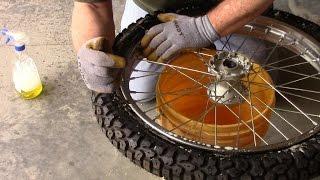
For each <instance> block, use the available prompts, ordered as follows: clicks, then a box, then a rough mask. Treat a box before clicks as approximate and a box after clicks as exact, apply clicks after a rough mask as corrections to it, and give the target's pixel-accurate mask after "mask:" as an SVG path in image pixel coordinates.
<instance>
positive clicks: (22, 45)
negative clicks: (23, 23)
mask: <svg viewBox="0 0 320 180" xmlns="http://www.w3.org/2000/svg"><path fill="white" fill-rule="evenodd" d="M14 49H15V50H16V51H18V52H20V51H24V50H25V49H26V45H25V44H16V45H15V46H14Z"/></svg>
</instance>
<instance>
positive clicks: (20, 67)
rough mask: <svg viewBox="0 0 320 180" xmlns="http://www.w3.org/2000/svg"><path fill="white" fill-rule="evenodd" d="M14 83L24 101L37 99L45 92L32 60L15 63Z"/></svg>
mask: <svg viewBox="0 0 320 180" xmlns="http://www.w3.org/2000/svg"><path fill="white" fill-rule="evenodd" d="M13 82H14V85H15V88H16V90H17V92H18V93H19V94H20V96H21V97H22V98H24V99H33V98H36V97H37V96H39V95H40V94H41V92H42V90H43V86H42V82H41V80H40V76H39V73H38V70H37V67H36V66H35V64H34V62H33V61H32V59H27V60H25V61H23V62H19V61H18V62H16V63H15V66H14V69H13Z"/></svg>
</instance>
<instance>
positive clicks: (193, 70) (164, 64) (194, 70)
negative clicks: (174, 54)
mask: <svg viewBox="0 0 320 180" xmlns="http://www.w3.org/2000/svg"><path fill="white" fill-rule="evenodd" d="M142 61H146V62H148V63H152V64H158V65H162V66H168V67H171V68H177V69H182V70H187V71H192V72H197V73H201V74H206V75H209V76H215V75H213V74H211V73H208V72H204V71H199V70H196V69H190V68H186V67H181V66H175V65H171V64H166V63H161V62H155V61H149V60H147V59H143V60H142Z"/></svg>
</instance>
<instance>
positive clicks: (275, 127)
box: [226, 82, 289, 140]
mask: <svg viewBox="0 0 320 180" xmlns="http://www.w3.org/2000/svg"><path fill="white" fill-rule="evenodd" d="M226 83H227V84H228V85H229V86H230V87H231V88H232V89H233V90H234V91H235V92H236V93H237V94H239V95H240V96H241V97H242V98H243V99H244V100H245V101H246V102H247V103H250V101H248V100H247V99H246V98H245V97H244V96H243V95H242V94H241V93H240V92H239V91H238V90H237V89H235V88H233V87H232V85H231V84H230V83H229V82H226ZM252 108H253V109H254V110H255V111H256V112H258V113H259V114H260V115H261V116H262V117H263V118H264V119H265V120H266V121H268V122H269V124H270V125H271V126H272V127H273V128H274V129H276V130H277V131H278V132H279V133H280V134H281V135H282V136H283V137H284V138H285V139H286V140H288V139H289V138H288V137H287V136H286V135H285V134H284V133H283V132H282V131H281V130H279V129H278V128H277V126H275V125H274V124H273V123H272V122H271V121H270V120H269V119H268V118H267V117H266V116H265V115H263V114H262V113H261V112H260V111H259V110H258V109H257V108H256V107H255V106H252Z"/></svg>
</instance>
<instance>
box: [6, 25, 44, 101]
mask: <svg viewBox="0 0 320 180" xmlns="http://www.w3.org/2000/svg"><path fill="white" fill-rule="evenodd" d="M1 35H2V36H1V43H4V44H6V45H13V46H14V50H15V58H14V60H13V61H12V62H13V70H12V77H13V83H14V86H15V89H16V90H17V92H18V93H19V94H20V96H21V97H23V98H25V99H33V98H36V97H37V96H39V95H40V94H41V92H42V89H43V87H42V83H41V80H40V76H39V73H38V70H37V66H36V64H35V63H34V61H33V59H32V58H31V57H29V56H28V55H27V53H26V45H25V43H27V42H28V38H27V36H26V35H25V34H24V33H21V32H11V31H9V30H7V29H5V28H4V29H2V30H1Z"/></svg>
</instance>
